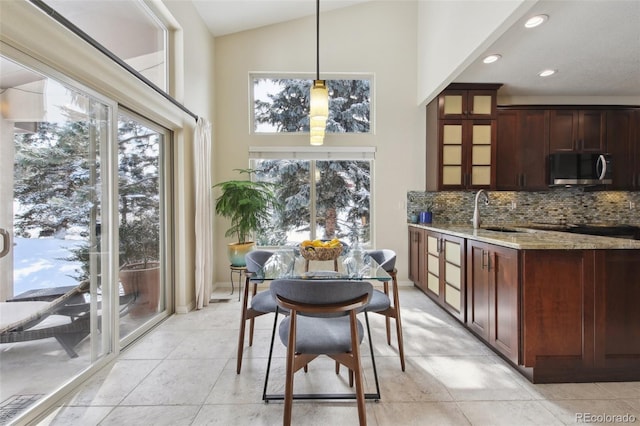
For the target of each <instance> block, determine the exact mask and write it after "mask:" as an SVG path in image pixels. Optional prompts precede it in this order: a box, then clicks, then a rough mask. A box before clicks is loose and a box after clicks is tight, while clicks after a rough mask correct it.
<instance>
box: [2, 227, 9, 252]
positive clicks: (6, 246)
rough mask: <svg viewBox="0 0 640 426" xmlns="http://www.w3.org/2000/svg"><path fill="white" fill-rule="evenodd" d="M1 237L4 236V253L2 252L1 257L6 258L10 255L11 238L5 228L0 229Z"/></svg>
mask: <svg viewBox="0 0 640 426" xmlns="http://www.w3.org/2000/svg"><path fill="white" fill-rule="evenodd" d="M0 235H2V251H0V257H5V256H6V255H7V254H9V249H10V248H11V236H10V235H9V232H7V230H6V229H4V228H0Z"/></svg>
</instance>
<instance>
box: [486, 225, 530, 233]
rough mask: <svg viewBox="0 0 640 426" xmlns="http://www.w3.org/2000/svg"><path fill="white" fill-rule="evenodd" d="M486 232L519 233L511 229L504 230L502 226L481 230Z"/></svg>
mask: <svg viewBox="0 0 640 426" xmlns="http://www.w3.org/2000/svg"><path fill="white" fill-rule="evenodd" d="M482 229H484V230H486V231H495V232H521V231H519V230H517V229H513V228H506V227H504V226H487V227H484V228H482Z"/></svg>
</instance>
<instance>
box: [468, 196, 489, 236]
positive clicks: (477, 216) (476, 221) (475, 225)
mask: <svg viewBox="0 0 640 426" xmlns="http://www.w3.org/2000/svg"><path fill="white" fill-rule="evenodd" d="M480 194H484V205H485V206H488V205H489V194H487V193H486V192H485V190H484V189H480V190H479V191H478V193H477V194H476V201H475V203H474V204H473V219H471V221H472V222H473V229H478V228H479V227H480V212H479V211H478V200H479V199H480Z"/></svg>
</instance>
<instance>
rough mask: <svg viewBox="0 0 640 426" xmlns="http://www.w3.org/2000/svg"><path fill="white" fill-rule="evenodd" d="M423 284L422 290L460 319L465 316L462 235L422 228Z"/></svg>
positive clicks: (463, 247)
mask: <svg viewBox="0 0 640 426" xmlns="http://www.w3.org/2000/svg"><path fill="white" fill-rule="evenodd" d="M424 235H425V239H426V244H427V249H426V284H427V285H426V288H424V289H423V290H424V292H425V293H426V294H427V296H429V297H430V298H431V299H433V300H434V301H435V302H436V303H438V304H439V305H440V306H441V307H443V308H444V309H446V310H447V311H449V313H450V314H451V315H453V316H454V317H456V318H457V319H458V320H460V322H464V320H465V314H466V312H465V305H466V301H465V298H466V285H465V278H466V277H465V239H464V238H460V237H455V236H453V235H447V234H441V233H438V232H433V231H425V234H424Z"/></svg>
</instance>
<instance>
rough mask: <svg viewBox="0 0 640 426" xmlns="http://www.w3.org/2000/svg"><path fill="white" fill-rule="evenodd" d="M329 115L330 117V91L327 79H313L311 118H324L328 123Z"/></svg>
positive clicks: (310, 106)
mask: <svg viewBox="0 0 640 426" xmlns="http://www.w3.org/2000/svg"><path fill="white" fill-rule="evenodd" d="M327 117H329V91H328V90H327V86H326V84H325V80H313V87H312V88H311V101H310V105H309V118H310V119H311V120H313V119H318V120H320V119H324V123H325V125H326V123H327Z"/></svg>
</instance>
